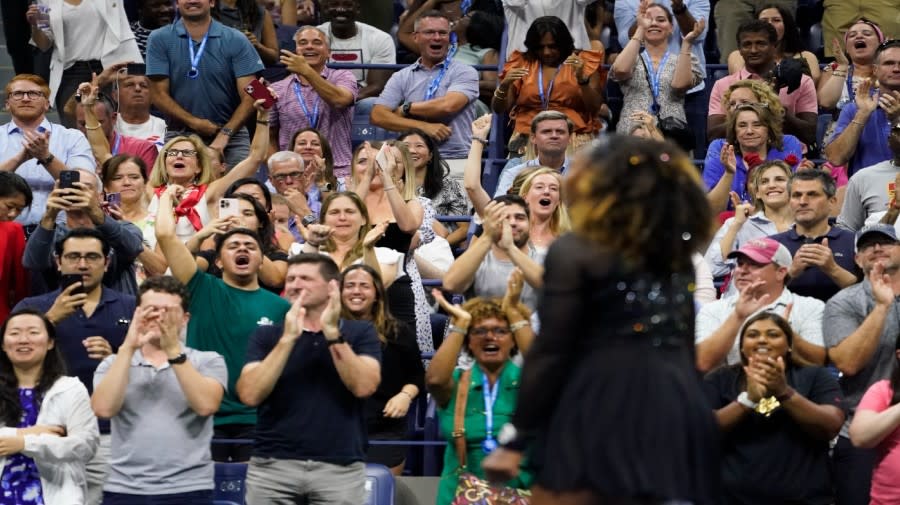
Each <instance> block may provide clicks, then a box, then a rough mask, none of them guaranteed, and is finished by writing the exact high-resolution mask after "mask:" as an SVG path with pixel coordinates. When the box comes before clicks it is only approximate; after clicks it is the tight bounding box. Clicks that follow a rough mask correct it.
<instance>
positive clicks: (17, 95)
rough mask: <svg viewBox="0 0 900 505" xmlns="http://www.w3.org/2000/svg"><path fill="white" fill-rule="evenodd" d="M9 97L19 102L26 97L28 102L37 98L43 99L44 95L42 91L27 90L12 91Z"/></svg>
mask: <svg viewBox="0 0 900 505" xmlns="http://www.w3.org/2000/svg"><path fill="white" fill-rule="evenodd" d="M9 96H10V97H12V99H13V100H21V99H23V98H25V97H26V96H27V97H28V99H29V100H37V99H38V98H44V96H45V95H44V92H43V91H30V90H29V91H13V92H11V93H10V94H9Z"/></svg>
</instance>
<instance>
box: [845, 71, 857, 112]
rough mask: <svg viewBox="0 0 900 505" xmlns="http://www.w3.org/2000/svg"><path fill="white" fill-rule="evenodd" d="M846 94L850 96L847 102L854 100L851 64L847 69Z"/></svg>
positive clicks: (854, 91) (854, 92)
mask: <svg viewBox="0 0 900 505" xmlns="http://www.w3.org/2000/svg"><path fill="white" fill-rule="evenodd" d="M847 96H849V97H850V100H848V101H849V102H854V103H855V102H856V90H855V89H853V64H850V68H848V69H847Z"/></svg>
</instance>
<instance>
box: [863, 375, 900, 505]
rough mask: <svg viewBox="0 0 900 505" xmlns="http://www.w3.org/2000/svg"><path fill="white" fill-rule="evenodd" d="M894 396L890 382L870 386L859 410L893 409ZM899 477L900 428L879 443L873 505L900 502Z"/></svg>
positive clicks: (878, 410) (877, 410) (874, 475)
mask: <svg viewBox="0 0 900 505" xmlns="http://www.w3.org/2000/svg"><path fill="white" fill-rule="evenodd" d="M893 395H894V393H893V391H892V390H891V383H890V381H886V380H883V381H878V382H876V383H875V384H872V385H871V386H870V387H869V389H868V391H866V394H865V395H863V397H862V400H860V402H859V406H858V407H856V410H857V411H860V410H872V411H875V412H884V411H885V410H887V409H888V407H890V406H891V397H892V396H893ZM898 475H900V429H895V430H894V431H893V432H892V433H891V434H890V435H888V436H887V437H885V439H884V440H882V441H881V443H880V444H878V460H877V461H876V462H875V470H874V471H873V472H872V490H871V491H870V493H871V497H872V501H871V504H870V505H882V504H884V505H886V504H889V503H900V481H898V480H897V476H898Z"/></svg>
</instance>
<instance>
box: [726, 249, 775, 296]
mask: <svg viewBox="0 0 900 505" xmlns="http://www.w3.org/2000/svg"><path fill="white" fill-rule="evenodd" d="M785 275H787V268H784V267H779V266H778V265H776V264H775V263H757V262H755V261H753V260H751V259H750V258H748V257H746V256H744V255H743V254H742V255H740V256H738V257H737V266H736V267H735V268H734V273H733V280H734V286H735V287H736V288H738V289H739V290H740V289H744V288H745V287H747V286H749V285H751V284H753V283H755V282H762V286H761V287H762V289H767V288H768V287H769V286H773V285H775V284H779V285H780V284H783V283H784V276H785Z"/></svg>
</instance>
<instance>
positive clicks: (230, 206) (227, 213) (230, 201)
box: [219, 198, 241, 219]
mask: <svg viewBox="0 0 900 505" xmlns="http://www.w3.org/2000/svg"><path fill="white" fill-rule="evenodd" d="M240 214H241V207H240V205H239V204H238V199H237V198H221V199H219V218H220V219H224V218H226V217H231V216H239V215H240Z"/></svg>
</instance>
